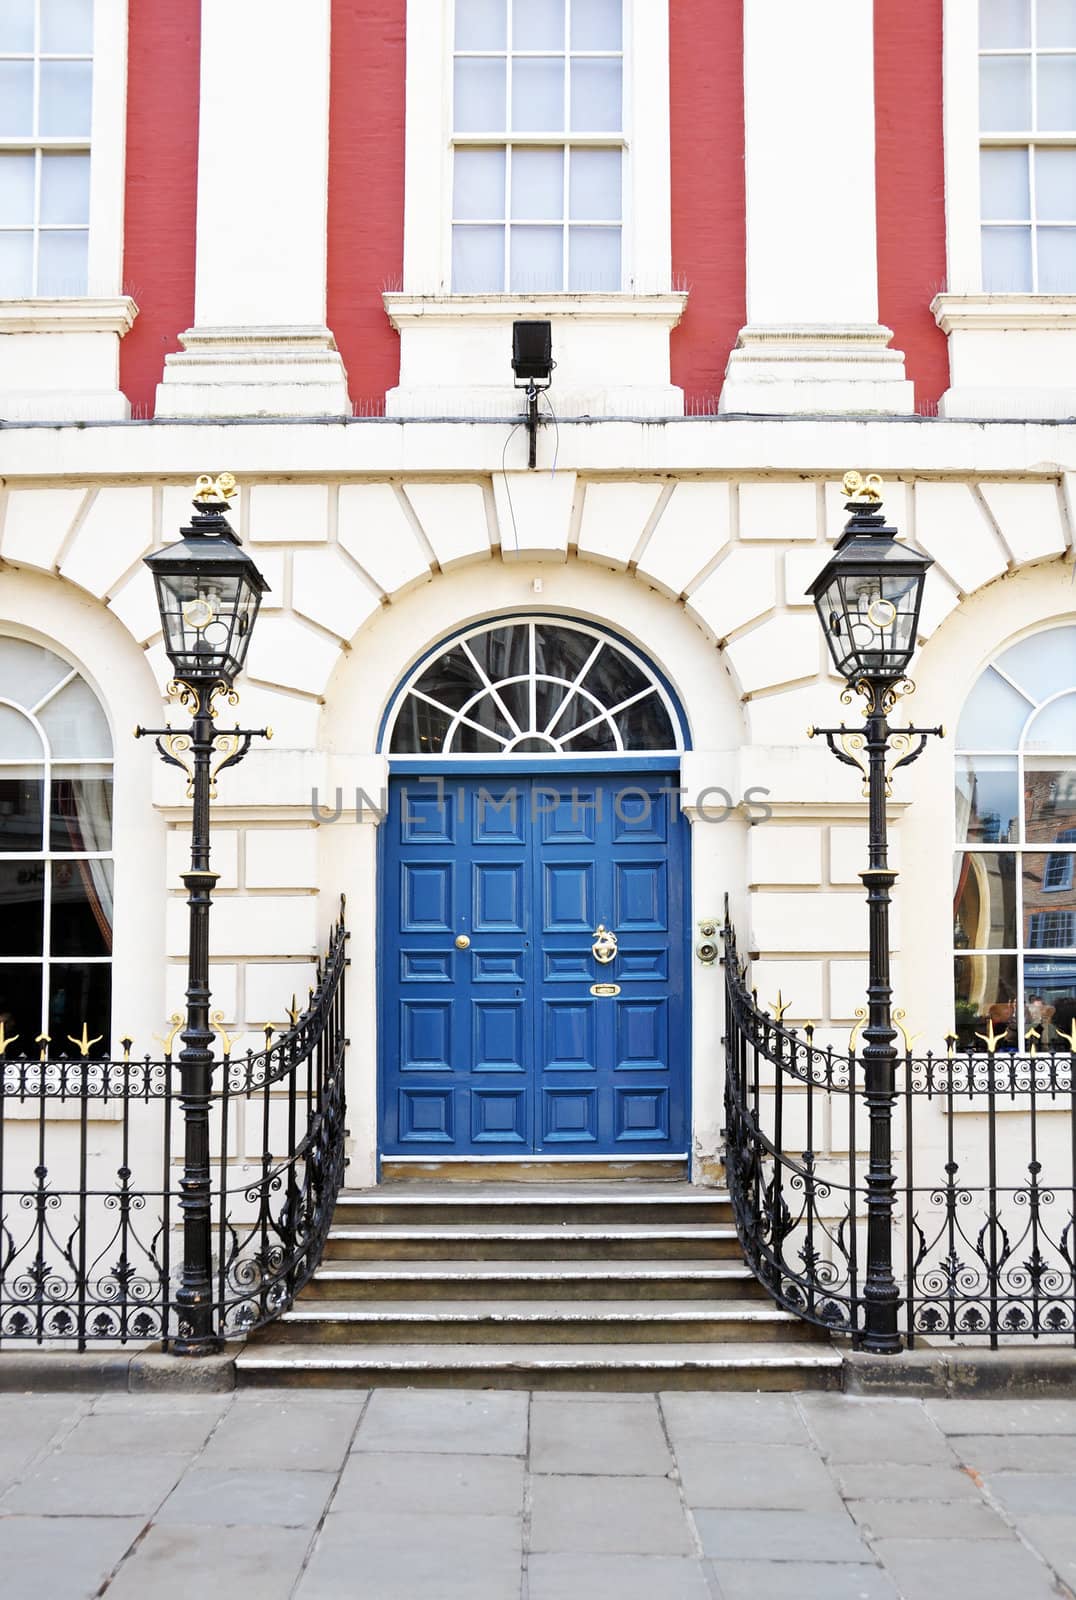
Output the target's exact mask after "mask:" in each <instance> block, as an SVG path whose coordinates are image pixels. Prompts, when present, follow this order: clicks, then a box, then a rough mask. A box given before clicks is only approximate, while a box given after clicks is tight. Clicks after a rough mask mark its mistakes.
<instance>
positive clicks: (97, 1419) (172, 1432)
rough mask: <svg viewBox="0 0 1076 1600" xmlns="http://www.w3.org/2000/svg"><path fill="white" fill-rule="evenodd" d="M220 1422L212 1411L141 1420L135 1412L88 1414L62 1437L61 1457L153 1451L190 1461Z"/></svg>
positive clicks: (178, 1413) (93, 1412)
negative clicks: (142, 1450) (145, 1449)
mask: <svg viewBox="0 0 1076 1600" xmlns="http://www.w3.org/2000/svg"><path fill="white" fill-rule="evenodd" d="M219 1422H220V1416H219V1413H217V1412H215V1411H173V1412H170V1413H169V1415H168V1416H167V1417H166V1418H161V1417H158V1416H153V1417H152V1418H151V1417H142V1418H140V1417H139V1415H138V1413H137V1412H136V1411H134V1412H132V1411H96V1410H95V1411H91V1412H89V1413H88V1414H87V1415H86V1416H84V1417H81V1418H80V1419H79V1421H78V1422H77V1423H76V1424H75V1426H74V1427H73V1428H72V1429H71V1430H70V1432H68V1433H67V1434H65V1435H64V1438H63V1441H62V1444H61V1446H60V1448H61V1449H62V1451H63V1454H64V1455H80V1456H85V1455H90V1456H93V1455H101V1456H104V1455H111V1454H113V1453H117V1454H120V1455H122V1454H123V1453H124V1452H125V1451H127V1450H130V1449H132V1448H134V1449H138V1447H139V1446H140V1445H141V1446H142V1447H143V1448H148V1447H152V1449H153V1450H154V1452H155V1453H156V1454H159V1455H170V1456H171V1455H178V1456H184V1457H187V1458H189V1457H191V1456H193V1455H196V1454H197V1453H198V1451H199V1450H201V1449H202V1448H203V1446H204V1445H205V1442H206V1440H207V1439H208V1438H209V1435H210V1434H211V1433H212V1432H213V1429H214V1428H215V1427H217V1425H218V1423H219Z"/></svg>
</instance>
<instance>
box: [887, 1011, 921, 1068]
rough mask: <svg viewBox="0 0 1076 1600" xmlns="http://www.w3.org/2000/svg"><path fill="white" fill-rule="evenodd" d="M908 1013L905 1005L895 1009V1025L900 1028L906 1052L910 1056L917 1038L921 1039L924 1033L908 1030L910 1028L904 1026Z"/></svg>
mask: <svg viewBox="0 0 1076 1600" xmlns="http://www.w3.org/2000/svg"><path fill="white" fill-rule="evenodd" d="M907 1015H908V1013H907V1012H906V1011H905V1010H904V1009H903V1007H901V1008H900V1009H899V1010H897V1011H894V1013H893V1025H894V1027H896V1028H897V1029H898V1030H899V1032H900V1036H901V1038H902V1039H903V1041H904V1054H905V1055H906V1056H909V1057H910V1056H911V1053H912V1051H913V1049H914V1048H915V1042H916V1040H917V1039H921V1038H922V1037H923V1035H922V1034H921V1033H909V1032H908V1029H907V1028H906V1027H905V1026H904V1020H905V1018H906V1017H907Z"/></svg>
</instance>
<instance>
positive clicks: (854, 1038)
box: [848, 1006, 867, 1056]
mask: <svg viewBox="0 0 1076 1600" xmlns="http://www.w3.org/2000/svg"><path fill="white" fill-rule="evenodd" d="M852 1015H853V1016H854V1017H855V1019H856V1021H855V1026H854V1027H853V1029H852V1031H851V1033H850V1034H849V1035H848V1054H849V1055H850V1056H854V1055H855V1053H856V1045H857V1044H858V1043H859V1036H860V1034H861V1033H862V1031H863V1024H864V1023H865V1022H866V1020H867V1008H866V1006H857V1007H856V1009H855V1010H854V1011H853V1012H852Z"/></svg>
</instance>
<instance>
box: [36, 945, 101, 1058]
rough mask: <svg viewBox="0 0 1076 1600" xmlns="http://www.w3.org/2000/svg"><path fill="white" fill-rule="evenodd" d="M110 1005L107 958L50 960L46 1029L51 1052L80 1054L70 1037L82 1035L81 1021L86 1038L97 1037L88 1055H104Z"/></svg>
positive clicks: (80, 1036)
mask: <svg viewBox="0 0 1076 1600" xmlns="http://www.w3.org/2000/svg"><path fill="white" fill-rule="evenodd" d="M111 1009H112V968H111V965H110V964H109V963H108V962H107V961H101V962H96V963H91V962H67V961H54V962H52V963H50V968H49V1026H48V1032H49V1035H50V1037H51V1040H52V1044H51V1047H50V1053H51V1054H52V1055H53V1056H71V1057H74V1056H78V1055H81V1053H82V1052H81V1051H80V1050H79V1048H78V1046H77V1045H75V1044H73V1043H72V1041H73V1040H75V1039H81V1038H82V1037H83V1033H82V1029H83V1026H84V1025H85V1028H86V1034H85V1037H86V1038H87V1040H96V1041H97V1042H96V1043H94V1044H92V1045H91V1046H90V1049H89V1055H90V1057H91V1058H93V1057H98V1058H100V1057H102V1056H107V1055H108V1054H109V1049H110V1039H109V1032H110V1020H109V1019H110V1013H111Z"/></svg>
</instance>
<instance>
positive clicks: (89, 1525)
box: [0, 1517, 145, 1600]
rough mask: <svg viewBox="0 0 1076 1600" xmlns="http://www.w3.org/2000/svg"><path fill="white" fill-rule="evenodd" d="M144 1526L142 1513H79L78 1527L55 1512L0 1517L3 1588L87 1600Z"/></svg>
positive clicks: (40, 1598)
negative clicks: (44, 1514) (41, 1514)
mask: <svg viewBox="0 0 1076 1600" xmlns="http://www.w3.org/2000/svg"><path fill="white" fill-rule="evenodd" d="M144 1526H145V1519H144V1518H143V1517H80V1518H79V1519H78V1524H77V1527H72V1525H71V1524H70V1523H64V1522H62V1521H60V1520H58V1519H57V1518H56V1517H0V1572H2V1573H3V1586H4V1593H5V1594H6V1595H8V1596H12V1597H14V1596H21V1597H25V1600H29V1597H30V1596H33V1600H92V1597H93V1596H95V1595H97V1594H99V1593H100V1590H101V1586H102V1584H103V1583H104V1582H105V1580H106V1579H107V1577H108V1575H109V1573H110V1572H112V1571H113V1569H114V1568H115V1567H116V1566H118V1565H119V1563H120V1561H121V1560H122V1559H123V1556H124V1554H125V1552H126V1551H127V1550H129V1549H130V1547H131V1545H132V1544H134V1542H135V1540H136V1539H137V1538H138V1536H139V1534H140V1533H141V1531H142V1529H143V1527H144ZM65 1529H66V1530H67V1536H66V1537H65V1536H64V1530H65Z"/></svg>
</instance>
